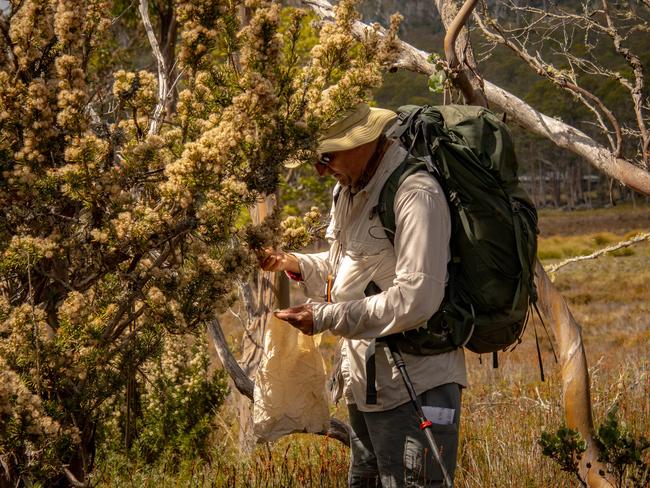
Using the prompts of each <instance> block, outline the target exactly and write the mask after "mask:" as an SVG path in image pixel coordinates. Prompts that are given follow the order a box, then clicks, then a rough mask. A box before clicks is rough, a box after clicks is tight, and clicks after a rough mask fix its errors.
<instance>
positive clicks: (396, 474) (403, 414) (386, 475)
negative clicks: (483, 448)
mask: <svg viewBox="0 0 650 488" xmlns="http://www.w3.org/2000/svg"><path fill="white" fill-rule="evenodd" d="M420 401H421V402H422V405H427V406H432V407H443V408H453V409H454V410H455V413H454V422H453V423H452V424H448V425H441V424H434V425H433V427H432V429H433V435H434V437H435V439H436V442H437V444H438V448H439V449H440V450H441V451H442V457H443V460H444V463H445V467H446V468H447V472H448V473H449V475H450V476H451V477H452V479H453V474H454V470H455V469H456V451H457V450H458V428H459V423H460V403H461V389H460V386H459V385H458V384H456V383H447V384H445V385H441V386H439V387H437V388H433V389H431V390H428V391H425V392H424V393H423V394H421V395H420ZM348 412H349V414H350V426H351V427H352V432H351V435H350V453H351V459H350V473H349V478H348V483H349V486H350V487H351V488H366V487H372V488H375V487H381V488H402V487H405V488H414V487H427V488H429V487H443V486H444V485H443V483H442V473H441V471H440V467H439V466H438V465H437V463H435V461H434V460H433V456H432V455H431V449H430V448H429V444H428V443H427V440H426V437H425V436H424V433H423V432H422V431H421V430H420V428H419V421H418V419H417V416H416V414H415V408H414V407H413V404H412V403H411V402H410V401H409V402H407V403H405V404H403V405H400V406H399V407H397V408H394V409H392V410H387V411H384V412H360V411H359V410H357V408H356V405H348Z"/></svg>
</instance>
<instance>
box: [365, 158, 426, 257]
mask: <svg viewBox="0 0 650 488" xmlns="http://www.w3.org/2000/svg"><path fill="white" fill-rule="evenodd" d="M422 170H425V171H426V170H427V164H426V162H424V161H422V160H421V159H418V158H415V157H412V156H407V157H406V159H405V160H404V161H402V163H401V164H400V165H399V166H398V167H397V168H396V169H395V171H393V173H392V174H391V175H390V176H389V177H388V179H387V180H386V183H384V186H383V187H382V189H381V192H380V193H379V202H378V203H377V206H376V207H375V209H374V211H375V212H376V213H377V215H379V220H380V221H381V225H382V226H383V227H384V229H385V230H386V236H387V237H388V240H390V243H391V244H392V245H393V246H394V245H395V229H396V228H397V226H396V223H395V195H396V194H397V190H398V189H399V187H400V186H401V184H402V183H403V182H404V180H406V178H408V177H409V176H411V175H412V174H413V173H416V172H418V171H422Z"/></svg>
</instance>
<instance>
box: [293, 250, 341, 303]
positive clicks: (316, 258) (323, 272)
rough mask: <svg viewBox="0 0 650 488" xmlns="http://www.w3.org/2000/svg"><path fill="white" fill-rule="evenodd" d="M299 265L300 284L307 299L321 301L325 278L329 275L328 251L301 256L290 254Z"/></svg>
mask: <svg viewBox="0 0 650 488" xmlns="http://www.w3.org/2000/svg"><path fill="white" fill-rule="evenodd" d="M291 254H293V255H294V256H295V257H296V258H297V259H298V264H299V265H300V276H301V281H300V284H301V285H302V287H303V291H304V293H305V296H307V298H311V299H313V300H323V297H324V289H325V288H324V287H325V284H326V283H327V276H328V275H329V274H330V273H331V270H330V261H329V251H324V252H319V253H313V254H301V253H296V252H292V253H291Z"/></svg>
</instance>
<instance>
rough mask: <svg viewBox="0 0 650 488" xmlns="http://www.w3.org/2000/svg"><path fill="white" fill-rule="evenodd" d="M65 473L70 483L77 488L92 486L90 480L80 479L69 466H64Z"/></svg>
mask: <svg viewBox="0 0 650 488" xmlns="http://www.w3.org/2000/svg"><path fill="white" fill-rule="evenodd" d="M63 473H64V474H65V477H66V478H68V481H69V482H70V484H71V485H72V486H74V487H75V488H88V487H89V486H90V480H86V481H84V482H81V481H79V480H78V479H77V477H76V476H75V475H74V474H73V473H72V471H70V470H69V469H68V467H67V466H64V467H63Z"/></svg>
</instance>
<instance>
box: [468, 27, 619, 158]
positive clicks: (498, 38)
mask: <svg viewBox="0 0 650 488" xmlns="http://www.w3.org/2000/svg"><path fill="white" fill-rule="evenodd" d="M475 18H476V20H477V22H478V25H479V27H480V28H481V30H482V31H483V34H484V35H485V36H486V37H487V38H488V40H490V41H492V42H494V43H497V44H501V45H503V46H505V47H507V48H508V49H510V50H511V51H512V52H514V53H515V54H516V55H517V56H518V57H519V58H520V59H522V60H523V61H524V62H526V63H527V64H528V66H530V67H531V68H532V69H533V70H534V71H535V72H536V73H537V74H538V75H540V76H543V77H544V78H546V79H548V80H549V81H551V82H552V83H553V84H555V85H557V86H558V87H560V88H562V89H563V90H566V91H568V92H569V93H571V94H573V95H578V96H579V98H580V99H581V100H589V101H590V102H592V103H594V104H595V105H596V106H597V107H598V109H599V110H600V111H601V112H602V113H604V114H605V116H606V117H607V119H608V120H609V122H610V124H611V125H612V128H613V129H614V133H615V134H616V144H615V145H614V146H613V147H612V149H613V154H614V156H615V157H620V155H621V145H622V143H623V137H622V135H621V126H620V124H619V123H618V120H617V119H616V117H615V116H614V114H613V113H612V111H611V110H609V109H608V108H607V106H606V105H605V104H604V103H603V101H602V100H601V99H600V98H598V97H597V96H596V95H594V94H593V93H591V92H590V91H588V90H585V89H584V88H582V87H581V86H578V84H577V82H576V81H575V80H570V79H569V78H568V77H567V76H566V75H564V74H563V73H562V72H561V71H559V70H557V69H555V68H554V67H553V66H552V65H551V64H549V63H546V62H544V61H543V60H542V59H541V56H540V55H539V54H538V55H537V56H536V57H534V56H531V55H530V54H529V53H528V51H527V50H526V49H525V48H524V45H523V43H521V42H518V41H515V42H513V39H509V38H508V37H506V35H505V33H504V31H503V30H502V29H500V28H499V26H498V25H497V24H496V23H494V22H492V23H491V26H492V29H490V28H488V26H487V24H486V22H484V21H483V19H482V18H481V17H480V16H478V15H476V16H475ZM585 105H586V106H587V108H589V109H590V110H594V108H593V106H592V105H591V104H589V103H585ZM605 133H606V134H607V133H608V131H607V128H605Z"/></svg>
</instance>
